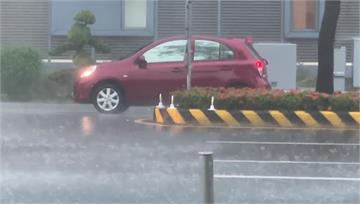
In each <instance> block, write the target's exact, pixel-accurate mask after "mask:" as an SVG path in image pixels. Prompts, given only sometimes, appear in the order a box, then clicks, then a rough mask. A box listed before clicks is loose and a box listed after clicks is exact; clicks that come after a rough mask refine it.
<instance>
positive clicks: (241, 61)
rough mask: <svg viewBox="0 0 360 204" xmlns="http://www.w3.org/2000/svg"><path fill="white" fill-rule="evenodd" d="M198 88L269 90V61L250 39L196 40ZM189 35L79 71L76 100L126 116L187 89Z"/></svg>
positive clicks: (194, 64)
mask: <svg viewBox="0 0 360 204" xmlns="http://www.w3.org/2000/svg"><path fill="white" fill-rule="evenodd" d="M191 43H192V47H193V50H194V53H193V55H192V56H193V57H192V58H193V59H192V60H193V61H192V86H193V87H251V88H266V89H269V88H270V85H269V83H268V81H267V76H266V64H267V61H266V60H265V59H263V58H262V57H261V56H259V54H258V53H257V52H256V51H255V50H254V48H253V47H252V45H251V43H252V42H251V41H250V40H249V39H240V38H224V37H214V36H192V42H191ZM186 45H187V40H186V39H185V37H184V36H176V37H171V38H165V39H161V40H157V41H155V42H153V43H151V44H150V45H147V46H145V47H144V48H142V49H141V50H140V51H138V52H136V53H135V54H133V55H132V56H130V57H128V58H126V59H124V60H120V61H113V62H109V63H102V64H97V65H92V66H89V67H84V68H82V69H80V70H79V73H78V74H77V76H76V80H75V86H74V97H75V101H77V102H81V103H93V104H94V106H95V108H96V109H97V110H98V111H100V112H104V113H115V112H122V111H124V110H126V108H127V107H128V106H130V105H155V104H156V103H157V100H158V96H159V94H160V93H162V95H163V96H164V98H168V96H169V92H171V91H174V90H178V89H184V88H186V74H187V69H186V57H185V56H186Z"/></svg>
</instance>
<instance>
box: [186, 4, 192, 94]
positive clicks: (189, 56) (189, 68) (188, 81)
mask: <svg viewBox="0 0 360 204" xmlns="http://www.w3.org/2000/svg"><path fill="white" fill-rule="evenodd" d="M191 4H192V0H186V5H185V10H186V12H185V19H186V22H185V30H186V38H187V49H186V50H187V52H186V61H187V63H186V65H187V75H186V89H187V90H190V89H191V71H192V64H191V60H192V47H191Z"/></svg>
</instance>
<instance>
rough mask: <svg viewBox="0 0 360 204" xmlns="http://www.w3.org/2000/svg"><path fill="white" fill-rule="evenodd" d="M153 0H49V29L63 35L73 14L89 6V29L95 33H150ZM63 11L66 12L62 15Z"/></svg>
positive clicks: (99, 34) (113, 34)
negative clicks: (92, 18)
mask: <svg viewBox="0 0 360 204" xmlns="http://www.w3.org/2000/svg"><path fill="white" fill-rule="evenodd" d="M154 2H155V1H154V0H102V1H94V0H82V1H78V0H71V1H69V0H52V1H51V18H52V19H51V31H52V34H53V35H67V33H68V32H69V30H70V28H71V26H72V25H73V23H74V16H75V15H76V14H77V13H78V12H79V11H81V10H90V11H91V12H92V13H93V14H94V15H95V17H96V23H95V24H94V25H92V26H91V31H92V33H93V34H94V35H96V36H152V35H154V9H155V5H154ZM65 13H66V15H64V14H65Z"/></svg>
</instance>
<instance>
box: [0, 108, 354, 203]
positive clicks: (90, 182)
mask: <svg viewBox="0 0 360 204" xmlns="http://www.w3.org/2000/svg"><path fill="white" fill-rule="evenodd" d="M151 117H152V108H151V107H134V108H130V109H129V110H128V111H126V112H125V113H123V114H118V115H103V114H99V113H97V112H96V111H95V110H94V109H93V107H92V106H90V105H80V104H46V103H1V177H0V182H1V200H0V201H1V202H0V203H199V202H201V196H200V195H201V192H200V184H199V182H200V179H199V172H200V169H199V168H200V165H199V156H198V152H199V151H213V152H214V159H215V163H214V170H215V201H216V202H217V203H360V195H359V192H360V181H359V180H360V156H359V146H360V142H359V138H360V137H359V131H344V130H335V131H334V130H321V131H320V130H278V129H273V130H270V129H267V130H265V129H250V128H249V129H233V130H230V129H227V130H223V129H199V128H195V129H185V130H184V131H179V132H176V133H175V132H172V131H170V130H169V129H166V128H158V127H153V126H146V125H143V124H137V123H135V122H134V120H136V119H139V118H151Z"/></svg>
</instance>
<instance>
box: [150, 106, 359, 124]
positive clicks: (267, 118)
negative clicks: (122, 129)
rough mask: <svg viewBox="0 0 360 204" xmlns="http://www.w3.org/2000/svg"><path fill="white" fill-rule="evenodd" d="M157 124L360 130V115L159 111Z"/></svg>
mask: <svg viewBox="0 0 360 204" xmlns="http://www.w3.org/2000/svg"><path fill="white" fill-rule="evenodd" d="M154 122H156V123H160V124H175V125H189V124H191V125H201V126H211V125H223V126H231V127H234V126H254V127H269V126H277V127H286V128H292V127H294V128H295V127H296V128H298V127H309V128H327V127H332V128H357V129H358V128H359V127H360V112H333V111H314V112H306V111H278V110H270V111H252V110H241V111H226V110H200V109H176V108H155V109H154Z"/></svg>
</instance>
